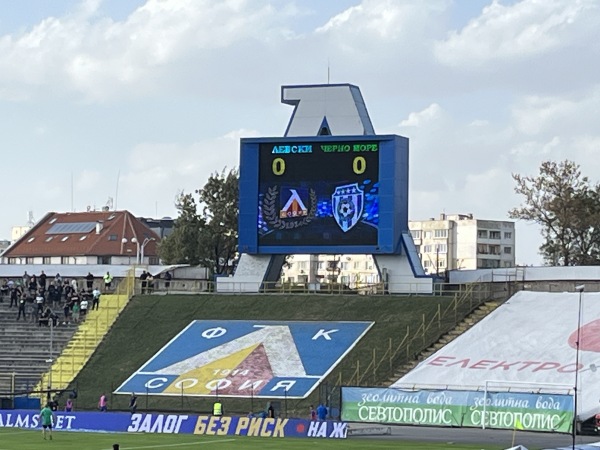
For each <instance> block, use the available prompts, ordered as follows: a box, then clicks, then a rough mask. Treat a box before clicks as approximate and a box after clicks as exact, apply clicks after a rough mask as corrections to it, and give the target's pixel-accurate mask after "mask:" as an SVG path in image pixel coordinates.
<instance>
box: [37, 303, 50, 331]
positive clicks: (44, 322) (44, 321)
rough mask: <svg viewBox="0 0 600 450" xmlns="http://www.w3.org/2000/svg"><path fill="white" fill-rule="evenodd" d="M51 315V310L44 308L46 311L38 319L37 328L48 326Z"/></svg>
mask: <svg viewBox="0 0 600 450" xmlns="http://www.w3.org/2000/svg"><path fill="white" fill-rule="evenodd" d="M51 314H52V310H51V309H50V307H46V309H45V310H44V311H43V312H42V313H41V314H40V315H39V317H38V327H41V326H42V325H45V326H48V325H49V322H50V315H51Z"/></svg>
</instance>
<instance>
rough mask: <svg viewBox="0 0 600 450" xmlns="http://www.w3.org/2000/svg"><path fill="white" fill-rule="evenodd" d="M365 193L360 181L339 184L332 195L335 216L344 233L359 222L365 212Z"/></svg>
mask: <svg viewBox="0 0 600 450" xmlns="http://www.w3.org/2000/svg"><path fill="white" fill-rule="evenodd" d="M363 205H364V193H363V191H362V190H361V189H360V188H359V187H358V183H354V184H346V185H344V186H338V187H336V188H335V191H334V192H333V194H332V195H331V206H332V208H331V209H332V211H333V217H334V218H335V221H336V222H337V224H338V225H339V227H340V228H341V229H342V231H343V232H344V233H346V232H347V231H349V230H350V229H352V227H354V225H356V224H357V223H358V221H359V220H360V217H361V215H362V212H363Z"/></svg>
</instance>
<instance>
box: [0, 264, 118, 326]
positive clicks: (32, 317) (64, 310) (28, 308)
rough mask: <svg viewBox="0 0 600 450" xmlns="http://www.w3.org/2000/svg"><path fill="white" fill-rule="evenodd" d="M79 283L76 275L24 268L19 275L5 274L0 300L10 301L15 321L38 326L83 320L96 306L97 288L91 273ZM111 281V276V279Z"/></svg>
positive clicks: (98, 296) (98, 300)
mask: <svg viewBox="0 0 600 450" xmlns="http://www.w3.org/2000/svg"><path fill="white" fill-rule="evenodd" d="M81 281H83V283H82V284H81V285H80V284H79V281H78V280H77V279H76V278H71V279H63V278H62V277H61V276H60V274H58V273H57V274H56V276H55V277H53V278H50V277H48V276H47V275H46V274H45V273H44V271H43V270H42V271H41V273H40V274H39V275H37V276H36V275H29V274H28V273H27V272H25V273H24V274H23V276H22V277H21V278H19V279H16V280H15V279H11V278H5V279H4V280H3V281H2V285H1V286H0V301H10V305H9V307H10V308H13V307H14V308H17V318H16V320H17V321H19V320H21V319H23V320H24V321H30V322H33V323H37V324H38V326H40V327H41V326H50V325H53V326H58V325H65V326H66V325H68V324H70V323H72V322H73V323H78V322H79V321H81V320H85V317H86V315H87V312H88V311H89V310H91V309H98V308H99V306H100V296H101V293H100V290H99V289H98V287H95V286H94V282H95V278H94V276H93V275H92V274H91V273H88V275H87V276H86V277H85V278H84V280H81ZM111 281H112V280H111Z"/></svg>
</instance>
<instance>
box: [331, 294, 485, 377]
mask: <svg viewBox="0 0 600 450" xmlns="http://www.w3.org/2000/svg"><path fill="white" fill-rule="evenodd" d="M488 297H489V289H488V287H487V285H486V284H482V283H471V284H469V285H465V286H464V288H461V289H459V290H458V291H457V292H455V293H454V295H453V297H452V300H451V301H449V302H448V304H447V305H445V307H443V306H442V305H438V307H437V311H436V312H435V313H434V314H433V315H432V316H430V317H426V316H425V314H423V315H422V318H421V322H420V323H419V325H418V326H417V327H416V329H415V328H414V327H413V328H412V329H411V327H410V325H407V327H406V332H405V333H404V334H403V335H402V336H401V337H399V342H397V343H396V344H394V340H393V339H392V338H389V341H388V346H387V349H386V350H385V351H384V352H383V354H381V355H380V356H378V355H377V353H378V352H377V349H376V348H373V349H372V354H371V357H370V358H369V359H368V361H364V360H363V361H362V362H361V360H360V359H357V360H355V362H354V363H353V364H352V368H353V369H354V371H353V372H352V373H351V375H350V377H349V378H347V379H344V377H343V372H340V373H339V375H338V379H337V381H336V386H342V385H345V386H360V385H362V384H364V383H365V382H367V381H369V382H370V383H369V384H375V383H377V382H378V381H381V378H382V377H383V376H385V375H389V376H392V375H393V374H394V369H395V367H397V366H398V363H400V362H401V361H400V360H403V361H404V362H409V361H410V360H412V359H414V357H416V354H415V353H414V352H415V351H416V350H418V349H422V348H424V347H425V346H426V345H427V344H428V343H429V341H431V340H433V339H435V338H436V337H439V334H440V332H441V331H442V323H443V321H444V320H447V319H450V318H451V319H452V320H453V322H454V323H457V322H458V319H459V316H460V317H461V318H462V317H465V316H466V315H468V314H469V313H470V312H472V311H473V310H474V309H475V308H476V307H477V306H479V305H481V304H482V303H483V302H485V301H486V299H487V298H488Z"/></svg>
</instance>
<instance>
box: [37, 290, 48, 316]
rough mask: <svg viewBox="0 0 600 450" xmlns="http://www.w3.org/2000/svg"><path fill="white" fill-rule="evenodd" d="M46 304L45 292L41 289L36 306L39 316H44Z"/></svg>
mask: <svg viewBox="0 0 600 450" xmlns="http://www.w3.org/2000/svg"><path fill="white" fill-rule="evenodd" d="M44 303H46V299H45V298H44V291H42V290H41V289H40V290H39V291H38V292H37V294H36V296H35V305H36V307H37V311H38V315H40V314H42V312H43V309H44Z"/></svg>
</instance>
